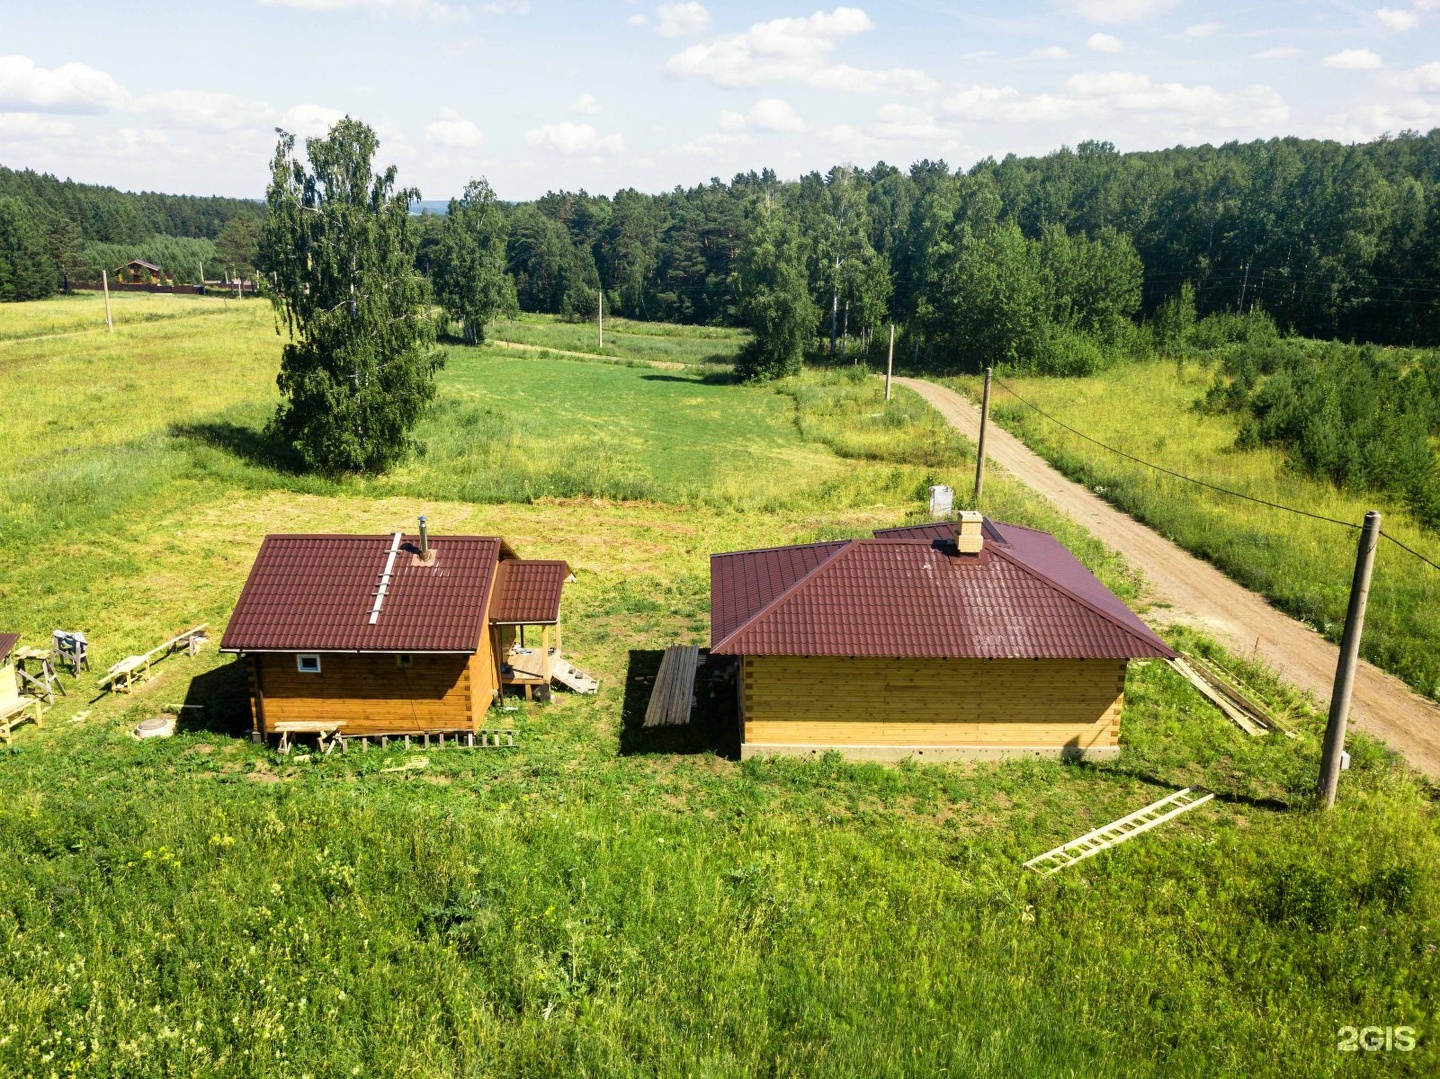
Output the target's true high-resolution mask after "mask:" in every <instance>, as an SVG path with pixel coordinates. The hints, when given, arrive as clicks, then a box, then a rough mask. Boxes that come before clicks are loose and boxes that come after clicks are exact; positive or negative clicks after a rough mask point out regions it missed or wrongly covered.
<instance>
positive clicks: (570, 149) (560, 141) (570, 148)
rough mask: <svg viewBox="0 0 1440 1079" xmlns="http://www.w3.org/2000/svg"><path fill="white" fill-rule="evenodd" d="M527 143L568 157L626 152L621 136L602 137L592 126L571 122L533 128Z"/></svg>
mask: <svg viewBox="0 0 1440 1079" xmlns="http://www.w3.org/2000/svg"><path fill="white" fill-rule="evenodd" d="M525 141H526V142H528V143H529V144H530V145H531V146H538V147H540V148H541V149H545V150H553V151H554V152H555V153H557V154H564V155H565V156H566V157H574V156H576V155H579V154H591V155H599V154H618V153H622V152H624V150H625V140H624V138H622V137H621V136H620V135H614V134H612V135H601V134H600V133H599V132H597V131H596V130H595V128H594V127H592V126H591V125H590V124H575V123H571V122H570V121H569V120H562V121H561V122H560V123H558V124H544V125H542V126H540V127H535V128H531V129H530V130H529V131H527V132H526V133H525Z"/></svg>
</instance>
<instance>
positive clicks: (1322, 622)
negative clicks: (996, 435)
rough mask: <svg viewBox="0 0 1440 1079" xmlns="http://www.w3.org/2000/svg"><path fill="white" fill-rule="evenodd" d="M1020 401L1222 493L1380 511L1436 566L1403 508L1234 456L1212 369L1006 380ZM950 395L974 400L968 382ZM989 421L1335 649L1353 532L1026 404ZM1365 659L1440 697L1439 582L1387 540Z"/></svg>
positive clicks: (1430, 546)
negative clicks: (1206, 407)
mask: <svg viewBox="0 0 1440 1079" xmlns="http://www.w3.org/2000/svg"><path fill="white" fill-rule="evenodd" d="M1006 382H1007V383H1008V384H1009V385H1012V386H1013V387H1014V388H1015V390H1016V392H1018V393H1019V394H1020V395H1021V396H1022V397H1024V398H1025V399H1026V400H1029V401H1032V402H1034V403H1035V404H1036V405H1038V406H1039V407H1040V408H1042V409H1044V410H1045V411H1046V412H1048V413H1050V414H1051V415H1054V416H1056V417H1058V418H1059V419H1061V420H1063V421H1065V422H1066V423H1067V424H1069V425H1071V426H1072V427H1075V428H1076V429H1078V430H1081V431H1084V432H1085V433H1086V434H1089V435H1091V436H1092V437H1094V438H1097V439H1099V440H1100V441H1102V442H1105V443H1107V444H1108V445H1111V446H1115V447H1118V448H1119V449H1123V450H1125V451H1126V452H1128V453H1131V454H1133V455H1135V456H1137V457H1140V458H1142V459H1144V460H1147V461H1153V462H1155V463H1156V464H1160V465H1164V466H1165V467H1167V468H1170V469H1173V470H1175V471H1177V472H1180V473H1183V474H1185V475H1190V476H1194V477H1196V478H1198V479H1203V480H1205V481H1207V482H1209V483H1213V484H1215V485H1217V486H1220V487H1225V488H1228V489H1232V490H1236V491H1240V492H1242V493H1244V494H1247V495H1250V496H1253V497H1255V498H1260V499H1264V500H1266V501H1269V502H1275V503H1280V504H1282V505H1289V506H1295V507H1297V508H1299V509H1303V510H1307V511H1309V512H1311V513H1316V514H1320V515H1322V516H1325V517H1331V518H1335V519H1338V520H1341V521H1353V522H1354V523H1355V524H1357V525H1358V524H1359V523H1360V521H1361V520H1362V519H1363V518H1364V515H1365V511H1366V510H1367V509H1380V510H1382V511H1383V512H1384V513H1385V523H1384V527H1385V530H1386V531H1388V532H1391V533H1392V534H1394V535H1395V536H1396V537H1397V538H1398V539H1400V540H1401V541H1402V542H1404V543H1406V544H1408V545H1409V546H1411V547H1414V548H1416V549H1417V550H1420V551H1422V552H1425V553H1427V554H1428V555H1429V556H1430V557H1431V558H1432V559H1433V560H1434V561H1437V562H1440V543H1437V541H1436V537H1435V536H1434V535H1433V534H1430V533H1427V532H1424V531H1423V530H1422V529H1421V528H1420V527H1419V526H1418V525H1417V524H1416V522H1415V521H1414V520H1413V519H1412V518H1411V516H1410V514H1409V512H1408V511H1407V510H1406V508H1405V506H1404V505H1403V504H1399V503H1397V502H1395V501H1394V500H1392V499H1390V498H1388V497H1385V496H1382V495H1370V496H1365V495H1361V494H1357V493H1355V492H1353V491H1346V490H1342V489H1340V488H1338V487H1336V486H1334V485H1333V484H1330V483H1327V482H1324V481H1321V480H1316V479H1313V478H1311V477H1309V476H1307V475H1306V474H1304V473H1303V472H1300V471H1298V470H1296V469H1294V468H1292V467H1290V466H1289V465H1287V463H1286V460H1285V455H1284V451H1283V450H1280V449H1276V448H1260V449H1238V448H1237V447H1236V444H1235V440H1236V434H1237V431H1238V425H1237V420H1236V419H1235V418H1234V417H1232V416H1229V415H1214V414H1211V413H1207V412H1202V411H1200V410H1198V409H1196V408H1195V407H1194V406H1195V403H1196V402H1197V401H1198V400H1199V399H1200V398H1201V397H1202V396H1203V395H1204V393H1205V391H1206V390H1207V388H1208V387H1209V385H1210V372H1209V371H1208V370H1206V369H1204V368H1200V367H1198V366H1196V365H1194V364H1184V365H1181V366H1180V367H1178V368H1177V366H1176V365H1175V364H1174V363H1158V362H1157V363H1143V364H1134V365H1129V366H1125V367H1120V368H1116V369H1114V370H1111V371H1107V372H1104V373H1102V374H1099V375H1095V376H1093V377H1090V378H1085V379H1041V378H1007V379H1006ZM956 384H957V385H958V386H959V387H960V388H962V389H965V390H967V391H968V392H970V393H972V394H973V393H974V392H975V389H976V386H975V381H974V380H973V379H958V380H956ZM992 408H993V414H994V416H995V420H996V422H997V423H999V424H1001V425H1002V426H1004V427H1006V428H1008V429H1010V430H1012V431H1014V432H1015V433H1016V434H1018V435H1020V437H1022V438H1023V439H1024V440H1025V441H1026V443H1027V444H1029V445H1030V446H1031V447H1033V448H1034V449H1035V450H1037V451H1038V452H1039V453H1041V454H1043V455H1044V456H1045V457H1047V458H1048V459H1049V460H1050V461H1051V462H1052V463H1053V464H1055V465H1056V466H1057V467H1058V468H1060V469H1061V470H1062V471H1064V472H1065V473H1067V474H1068V475H1070V476H1071V477H1072V478H1074V479H1077V480H1079V481H1080V482H1082V483H1084V484H1086V485H1087V486H1089V487H1092V488H1094V489H1095V490H1096V491H1097V492H1099V493H1100V494H1102V495H1103V496H1104V497H1105V498H1106V499H1108V500H1109V501H1111V502H1113V503H1114V504H1115V505H1117V506H1119V507H1120V508H1122V509H1124V510H1125V511H1126V512H1128V513H1131V514H1134V515H1135V516H1136V517H1137V518H1139V519H1140V520H1142V521H1145V522H1146V523H1148V524H1150V525H1152V526H1153V527H1154V528H1156V529H1157V530H1159V531H1160V532H1161V533H1163V534H1164V535H1166V536H1168V537H1169V538H1170V539H1173V540H1174V541H1175V542H1176V543H1179V544H1180V545H1181V546H1182V547H1185V548H1186V549H1188V550H1190V551H1193V552H1194V553H1196V554H1198V555H1200V556H1201V557H1203V558H1205V559H1207V560H1208V561H1210V562H1213V563H1214V564H1215V565H1216V566H1218V567H1219V568H1221V569H1222V570H1224V571H1225V572H1226V573H1228V574H1229V575H1230V576H1232V577H1234V578H1235V579H1236V580H1238V581H1240V582H1241V583H1243V584H1245V585H1247V586H1248V587H1250V588H1253V589H1254V590H1255V591H1257V592H1259V593H1261V594H1262V595H1264V596H1266V597H1267V598H1268V599H1270V600H1271V601H1272V602H1273V603H1275V604H1276V606H1278V607H1280V608H1281V609H1282V610H1284V611H1286V612H1287V613H1289V614H1291V615H1293V616H1295V617H1297V618H1300V619H1302V620H1304V621H1305V622H1307V623H1308V624H1310V625H1311V626H1313V627H1314V628H1316V629H1317V630H1319V631H1320V632H1321V633H1323V634H1325V635H1326V636H1327V637H1329V638H1330V639H1331V640H1335V641H1338V640H1339V638H1340V633H1341V630H1342V629H1343V626H1344V620H1345V607H1346V602H1347V598H1348V595H1349V589H1350V578H1351V574H1352V572H1353V569H1354V563H1355V542H1356V539H1355V537H1356V533H1355V532H1354V531H1353V530H1350V529H1345V528H1339V527H1336V526H1334V525H1330V524H1326V523H1324V522H1320V521H1315V520H1312V519H1310V518H1306V517H1300V516H1296V515H1294V514H1289V513H1284V512H1281V511H1277V510H1273V509H1269V508H1267V507H1265V506H1261V505H1257V504H1255V503H1252V502H1246V501H1244V500H1241V499H1236V498H1232V497H1228V496H1225V495H1222V494H1219V493H1217V492H1214V491H1209V490H1206V489H1205V488H1202V487H1198V486H1196V485H1194V484H1189V483H1185V482H1183V481H1180V480H1177V479H1173V478H1170V477H1167V476H1165V475H1163V474H1160V473H1157V472H1155V471H1154V470H1152V469H1148V468H1145V467H1143V466H1141V465H1137V464H1134V463H1133V462H1130V461H1126V460H1124V459H1123V458H1121V457H1118V456H1116V455H1115V454H1112V453H1108V452H1106V451H1104V450H1102V449H1100V448H1098V447H1096V446H1094V445H1092V444H1090V443H1087V442H1085V441H1084V440H1082V439H1080V438H1077V437H1076V436H1074V435H1072V434H1070V433H1069V432H1067V431H1065V430H1064V429H1062V428H1060V427H1058V426H1057V425H1055V424H1054V423H1051V422H1050V421H1048V420H1046V419H1045V418H1043V417H1041V416H1039V415H1037V414H1036V413H1035V412H1033V411H1032V410H1030V409H1028V408H1026V407H1025V406H1023V405H1021V404H1019V403H1018V402H1016V401H1015V399H1014V398H1013V397H1010V396H1009V395H1007V394H1006V393H1005V392H1004V391H1003V390H1002V391H997V392H996V393H995V395H994V396H993V397H992ZM1362 647H1363V652H1364V655H1365V657H1366V658H1367V659H1370V660H1371V661H1372V662H1374V663H1376V664H1378V665H1379V666H1381V667H1384V668H1386V669H1387V670H1389V671H1392V672H1393V673H1395V674H1397V675H1399V676H1400V677H1402V678H1404V679H1405V680H1406V681H1407V682H1409V683H1410V685H1412V686H1413V687H1415V688H1416V689H1417V690H1418V691H1420V692H1421V693H1424V694H1426V695H1428V696H1431V697H1437V698H1440V572H1437V571H1435V570H1432V569H1430V568H1429V567H1427V566H1425V565H1424V564H1423V563H1421V562H1418V561H1417V560H1415V559H1414V558H1412V557H1411V556H1410V555H1408V554H1406V553H1404V552H1403V551H1401V550H1399V549H1398V548H1396V547H1394V546H1393V545H1391V544H1387V543H1382V544H1381V546H1380V549H1379V553H1378V555H1377V559H1376V570H1375V580H1374V583H1373V585H1372V590H1371V593H1370V606H1369V611H1368V614H1367V617H1366V627H1365V638H1364V641H1363V646H1362Z"/></svg>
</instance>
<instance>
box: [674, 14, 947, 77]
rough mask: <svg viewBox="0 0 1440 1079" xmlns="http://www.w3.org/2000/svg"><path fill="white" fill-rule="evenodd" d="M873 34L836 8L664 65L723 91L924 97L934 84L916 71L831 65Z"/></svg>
mask: <svg viewBox="0 0 1440 1079" xmlns="http://www.w3.org/2000/svg"><path fill="white" fill-rule="evenodd" d="M874 28H875V24H874V23H873V22H872V21H871V20H870V16H868V15H866V14H865V12H863V11H861V10H860V9H859V8H851V7H837V8H836V9H835V10H834V11H829V12H826V11H817V12H815V13H814V14H813V15H810V16H808V17H805V18H791V19H771V20H770V21H769V22H761V23H755V24H754V25H752V26H751V27H750V28H749V29H748V30H746V31H745V32H744V33H742V34H725V35H723V36H721V37H719V38H716V39H715V40H714V41H711V42H706V43H704V44H699V45H692V46H690V47H689V48H688V49H685V50H683V51H681V52H678V53H676V54H675V55H674V56H672V57H670V59H669V61H668V62H667V63H666V69H667V70H668V71H669V72H670V73H671V74H672V75H679V76H684V77H694V78H704V79H708V80H709V81H710V82H711V83H713V84H714V85H716V86H719V87H722V88H724V89H732V90H733V89H752V88H754V87H757V86H760V85H763V84H765V83H769V82H798V83H801V84H804V85H807V86H813V87H815V88H817V89H821V90H850V91H860V92H874V91H879V90H890V91H895V92H900V93H927V92H931V91H933V90H935V89H936V88H937V85H938V84H937V83H936V82H935V80H934V79H932V78H930V76H928V75H926V74H925V73H924V72H923V71H919V70H916V69H915V68H891V69H889V70H885V71H876V70H867V69H862V68H857V67H852V66H851V65H849V64H843V63H836V62H835V61H834V59H833V55H832V54H833V53H834V51H835V48H836V46H837V45H839V44H840V42H842V41H845V40H846V39H848V38H852V37H855V36H856V35H858V34H863V33H866V32H868V31H870V30H873V29H874Z"/></svg>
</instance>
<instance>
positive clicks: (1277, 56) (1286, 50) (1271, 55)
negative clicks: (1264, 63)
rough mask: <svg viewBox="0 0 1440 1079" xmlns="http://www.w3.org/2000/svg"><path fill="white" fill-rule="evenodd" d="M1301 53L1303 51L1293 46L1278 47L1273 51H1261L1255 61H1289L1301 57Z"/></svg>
mask: <svg viewBox="0 0 1440 1079" xmlns="http://www.w3.org/2000/svg"><path fill="white" fill-rule="evenodd" d="M1301 51H1302V50H1300V49H1297V48H1295V46H1293V45H1278V46H1276V47H1275V48H1273V49H1261V50H1260V51H1259V52H1257V53H1255V55H1254V59H1256V60H1289V59H1291V58H1292V57H1295V56H1299V55H1300V53H1301Z"/></svg>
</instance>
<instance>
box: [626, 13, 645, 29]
mask: <svg viewBox="0 0 1440 1079" xmlns="http://www.w3.org/2000/svg"><path fill="white" fill-rule="evenodd" d="M649 21H650V20H649V18H647V17H646V16H644V15H631V16H630V17H629V18H627V19H626V20H625V25H627V26H644V25H645V24H646V23H647V22H649Z"/></svg>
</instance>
